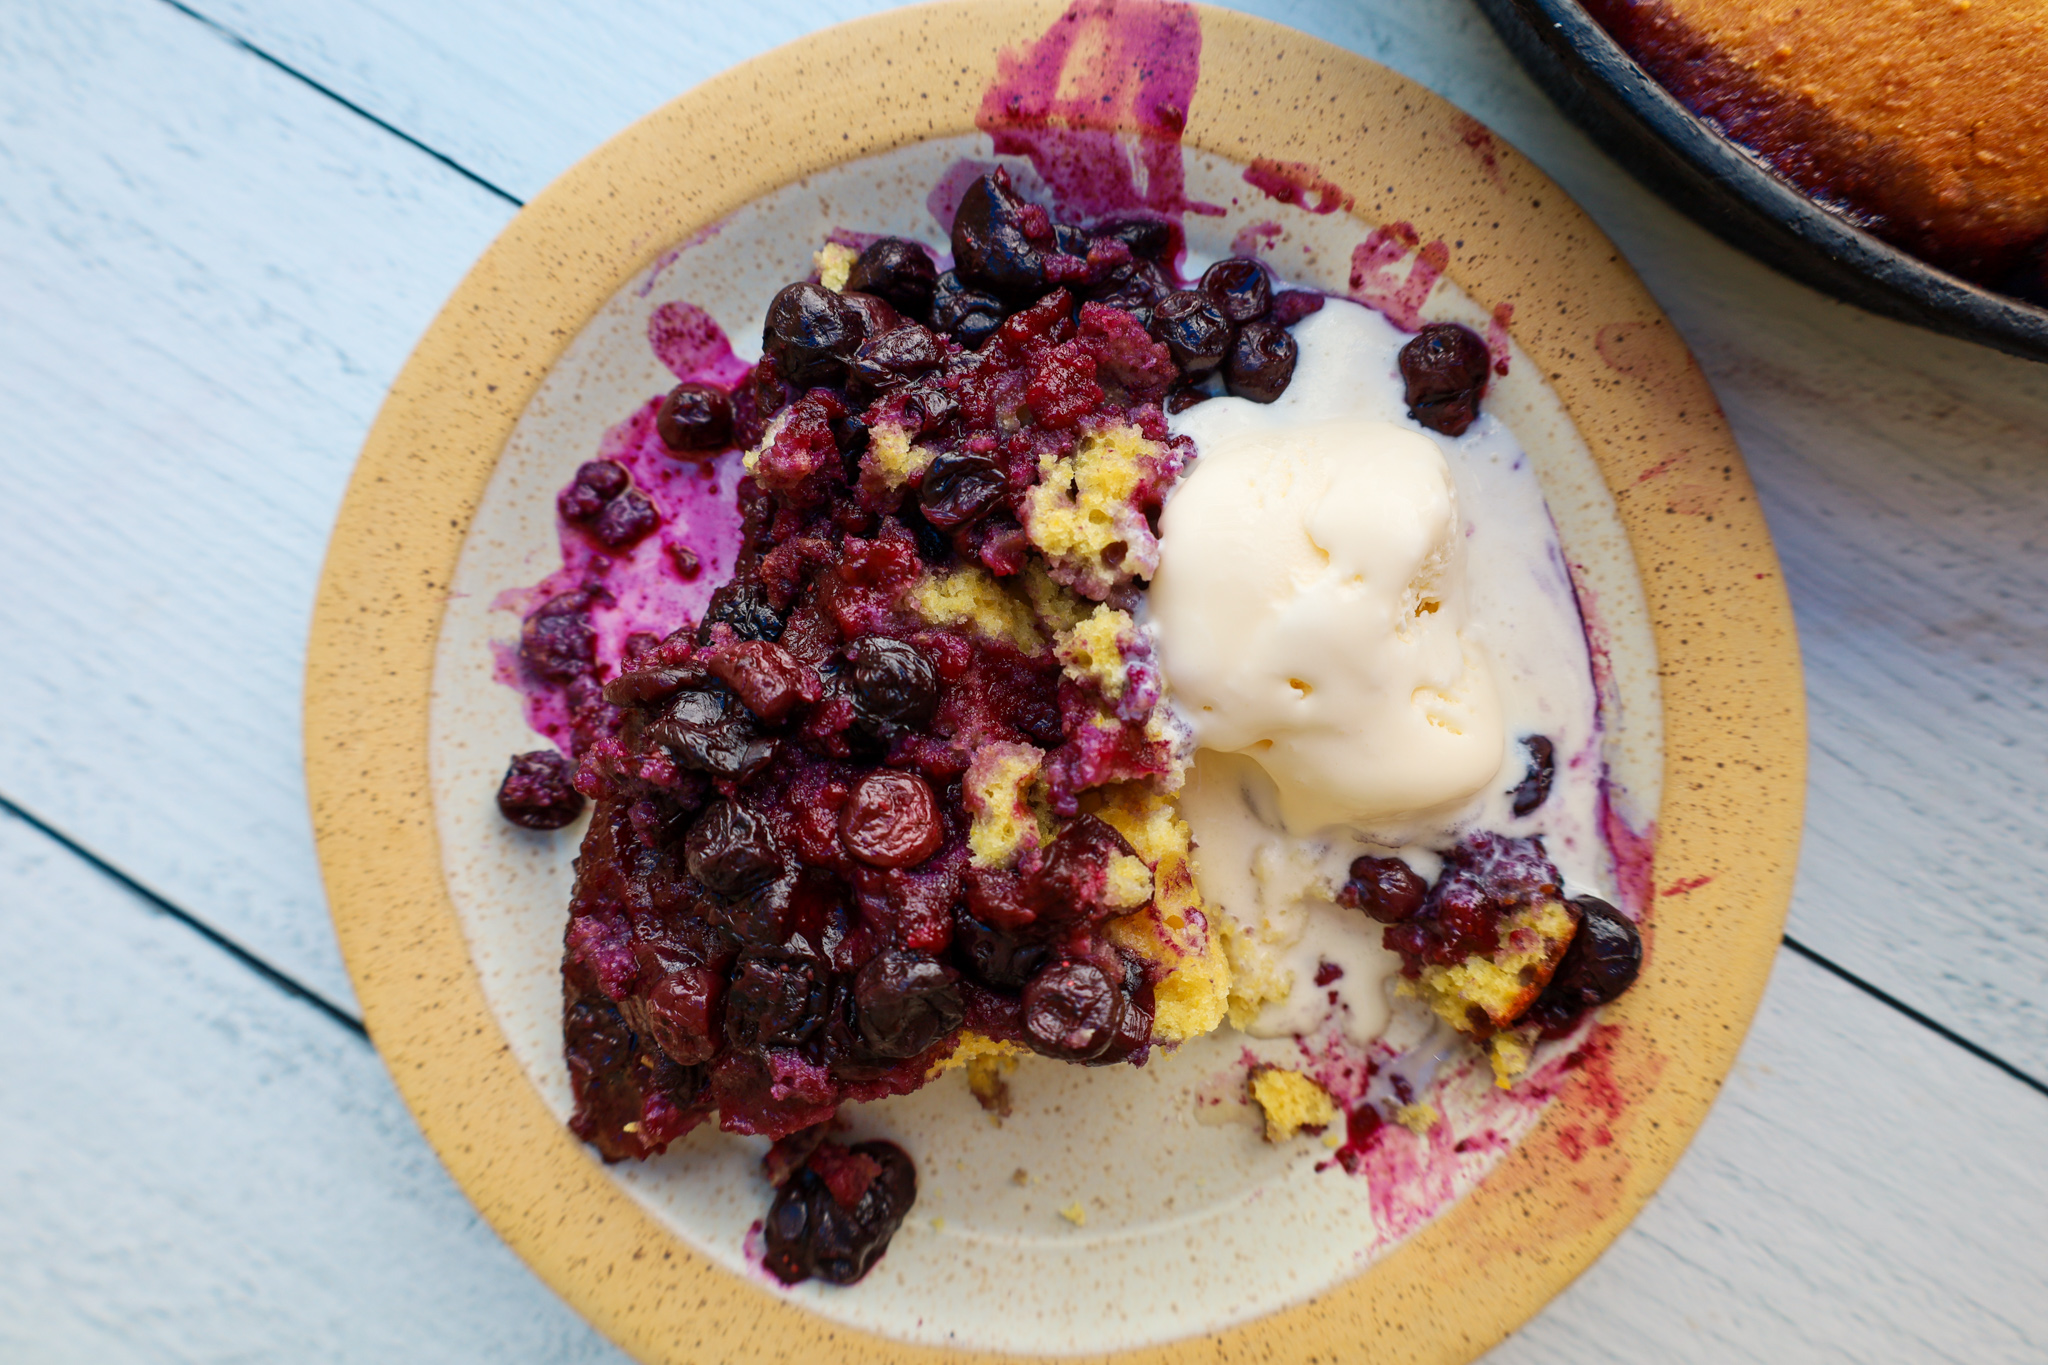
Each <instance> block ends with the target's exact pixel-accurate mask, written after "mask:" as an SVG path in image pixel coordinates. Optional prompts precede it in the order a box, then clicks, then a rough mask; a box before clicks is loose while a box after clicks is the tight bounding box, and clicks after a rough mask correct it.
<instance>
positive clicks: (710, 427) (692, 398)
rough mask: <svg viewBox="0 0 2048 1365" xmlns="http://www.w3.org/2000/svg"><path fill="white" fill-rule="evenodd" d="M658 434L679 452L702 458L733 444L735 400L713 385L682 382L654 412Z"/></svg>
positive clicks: (671, 448)
mask: <svg viewBox="0 0 2048 1365" xmlns="http://www.w3.org/2000/svg"><path fill="white" fill-rule="evenodd" d="M654 433H655V435H657V436H659V437H661V443H662V444H663V445H665V446H667V447H668V448H669V449H670V450H672V451H674V452H675V453H677V454H678V455H688V456H692V457H702V456H704V455H708V454H712V453H715V452H717V451H720V450H725V449H728V448H730V447H731V445H732V399H731V398H730V397H728V396H727V395H726V392H725V390H724V389H720V388H714V387H713V386H711V385H709V384H678V385H676V386H675V387H674V388H673V389H670V390H669V394H668V397H666V398H664V399H662V400H661V407H660V409H659V410H658V411H657V412H656V413H655V414H654Z"/></svg>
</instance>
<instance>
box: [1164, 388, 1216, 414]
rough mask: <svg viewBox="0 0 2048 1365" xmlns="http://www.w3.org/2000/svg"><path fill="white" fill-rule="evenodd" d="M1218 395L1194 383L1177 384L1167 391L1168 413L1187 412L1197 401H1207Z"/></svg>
mask: <svg viewBox="0 0 2048 1365" xmlns="http://www.w3.org/2000/svg"><path fill="white" fill-rule="evenodd" d="M1215 396H1216V395H1215V394H1213V393H1210V392H1209V391H1208V390H1207V389H1204V388H1201V387H1199V386H1197V385H1194V384H1187V383H1181V384H1175V385H1174V386H1173V387H1172V388H1170V389H1168V390H1167V391H1166V410H1167V412H1168V413H1176V412H1186V411H1187V410H1188V409H1189V408H1191V407H1193V406H1194V405H1195V404H1197V403H1206V402H1208V401H1209V400H1210V399H1211V398H1214V397H1215Z"/></svg>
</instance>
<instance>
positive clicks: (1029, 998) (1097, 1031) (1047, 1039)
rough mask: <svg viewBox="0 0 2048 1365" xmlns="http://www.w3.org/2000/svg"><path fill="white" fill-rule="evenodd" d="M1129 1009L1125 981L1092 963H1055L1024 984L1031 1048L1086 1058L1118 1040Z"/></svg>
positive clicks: (1067, 1059) (1066, 1059)
mask: <svg viewBox="0 0 2048 1365" xmlns="http://www.w3.org/2000/svg"><path fill="white" fill-rule="evenodd" d="M1124 1009H1125V1001H1124V993H1123V990H1122V988H1121V983H1118V982H1113V981H1111V980H1110V979H1109V977H1108V976H1107V975H1106V974H1105V973H1104V972H1103V970H1102V969H1101V968H1100V967H1098V966H1096V965H1095V964H1094V963H1092V962H1056V963H1054V964H1053V965H1052V966H1050V967H1047V968H1046V969H1045V970H1044V971H1042V972H1040V973H1039V974H1038V975H1037V976H1035V977H1033V978H1032V980H1031V984H1030V985H1028V986H1026V987H1025V988H1024V1040H1025V1042H1026V1043H1028V1044H1029V1045H1030V1047H1031V1050H1032V1051H1033V1052H1039V1053H1043V1054H1044V1055H1046V1056H1048V1057H1055V1058H1058V1059H1059V1060H1060V1061H1063V1062H1088V1061H1093V1060H1094V1059H1095V1058H1097V1057H1100V1056H1101V1055H1102V1054H1103V1053H1105V1052H1107V1051H1109V1048H1110V1045H1111V1044H1113V1043H1114V1042H1116V1040H1117V1032H1118V1027H1119V1026H1120V1025H1121V1024H1122V1023H1123V1016H1124Z"/></svg>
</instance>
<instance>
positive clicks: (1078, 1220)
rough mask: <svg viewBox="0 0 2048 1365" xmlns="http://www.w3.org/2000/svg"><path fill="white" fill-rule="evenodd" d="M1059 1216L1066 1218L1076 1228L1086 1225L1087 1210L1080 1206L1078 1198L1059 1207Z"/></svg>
mask: <svg viewBox="0 0 2048 1365" xmlns="http://www.w3.org/2000/svg"><path fill="white" fill-rule="evenodd" d="M1060 1217H1062V1218H1064V1219H1066V1220H1067V1221H1068V1222H1069V1223H1072V1224H1073V1225H1074V1226H1075V1227H1077V1228H1079V1227H1086V1226H1087V1225H1088V1210H1087V1209H1085V1208H1083V1207H1082V1206H1081V1201H1080V1200H1078V1199H1076V1200H1075V1201H1074V1202H1073V1203H1071V1204H1069V1205H1067V1206H1066V1207H1065V1208H1063V1209H1061V1210H1060Z"/></svg>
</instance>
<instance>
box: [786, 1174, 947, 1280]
mask: <svg viewBox="0 0 2048 1365" xmlns="http://www.w3.org/2000/svg"><path fill="white" fill-rule="evenodd" d="M828 1147H836V1144H833V1143H825V1144H821V1146H820V1148H819V1150H818V1152H816V1153H814V1154H813V1156H812V1159H811V1162H810V1164H808V1165H806V1166H804V1167H802V1168H800V1169H799V1170H797V1171H796V1172H795V1173H794V1174H793V1175H792V1176H791V1177H790V1178H789V1181H788V1183H786V1184H785V1185H783V1186H782V1188H781V1189H779V1190H778V1191H776V1194H775V1202H774V1203H773V1204H771V1205H770V1206H769V1209H768V1216H767V1218H766V1219H764V1220H763V1221H762V1225H761V1231H762V1240H763V1241H764V1242H765V1243H766V1246H765V1248H764V1251H763V1256H762V1264H763V1265H765V1266H766V1267H767V1269H768V1270H769V1272H770V1273H771V1274H773V1275H774V1276H775V1278H777V1279H778V1280H781V1281H782V1282H783V1283H784V1284H796V1283H798V1282H799V1281H801V1280H807V1279H810V1278H812V1277H816V1278H818V1279H821V1280H824V1281H826V1282H827V1283H829V1284H842V1285H843V1284H853V1283H855V1282H856V1281H858V1280H859V1279H860V1278H861V1277H862V1276H864V1275H866V1274H867V1273H868V1271H869V1269H870V1268H871V1267H873V1265H874V1263H875V1262H876V1261H877V1260H878V1259H880V1257H881V1255H882V1253H883V1252H884V1251H886V1250H888V1247H889V1240H890V1238H892V1237H894V1236H895V1235H896V1230H897V1229H898V1228H900V1227H902V1226H903V1219H904V1217H905V1216H906V1215H907V1214H908V1213H909V1212H910V1207H911V1205H912V1204H914V1203H916V1202H917V1171H916V1168H915V1167H913V1166H912V1165H911V1161H910V1158H909V1157H908V1156H906V1155H905V1154H904V1152H903V1149H902V1148H900V1147H898V1146H897V1145H896V1144H895V1143H893V1142H862V1143H856V1144H855V1145H854V1147H853V1148H852V1149H851V1155H853V1156H855V1157H865V1158H866V1159H867V1160H868V1161H869V1162H871V1163H873V1166H874V1168H875V1174H874V1176H873V1179H872V1180H870V1181H869V1182H868V1184H867V1186H866V1188H865V1189H863V1190H862V1191H861V1193H860V1197H859V1198H858V1199H857V1200H855V1201H854V1204H853V1207H852V1208H847V1207H846V1206H845V1205H843V1204H841V1203H840V1202H839V1200H838V1199H837V1197H835V1195H834V1194H833V1192H832V1188H831V1186H829V1185H828V1184H827V1183H826V1182H825V1181H824V1180H823V1179H821V1178H820V1177H819V1175H818V1174H817V1167H818V1166H819V1165H821V1164H824V1163H822V1162H821V1161H820V1159H819V1158H820V1157H822V1156H823V1155H824V1154H825V1149H826V1148H828Z"/></svg>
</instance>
